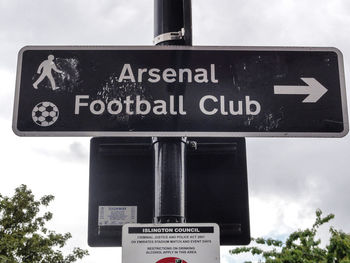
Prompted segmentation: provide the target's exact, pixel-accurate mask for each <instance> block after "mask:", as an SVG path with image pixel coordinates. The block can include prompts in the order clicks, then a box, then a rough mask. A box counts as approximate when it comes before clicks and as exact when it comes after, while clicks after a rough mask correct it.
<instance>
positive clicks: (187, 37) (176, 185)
mask: <svg viewBox="0 0 350 263" xmlns="http://www.w3.org/2000/svg"><path fill="white" fill-rule="evenodd" d="M154 43H155V44H156V45H187V46H191V45H192V18H191V0H154ZM183 88H184V87H183ZM152 140H153V158H154V219H153V221H154V223H183V222H186V144H187V141H186V138H177V137H172V138H169V137H154V138H152Z"/></svg>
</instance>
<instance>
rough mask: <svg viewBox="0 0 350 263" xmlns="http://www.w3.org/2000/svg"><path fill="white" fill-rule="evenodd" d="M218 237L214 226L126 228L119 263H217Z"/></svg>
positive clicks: (150, 225)
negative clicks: (120, 262)
mask: <svg viewBox="0 0 350 263" xmlns="http://www.w3.org/2000/svg"><path fill="white" fill-rule="evenodd" d="M219 233H220V229H219V226H218V225H217V224H203V223H202V224H127V225H124V226H123V235H122V236H123V242H122V243H123V248H122V262H123V263H135V262H140V261H141V262H143V263H190V262H201V263H219V262H220V242H219V240H220V239H219ZM140 259H141V260H140Z"/></svg>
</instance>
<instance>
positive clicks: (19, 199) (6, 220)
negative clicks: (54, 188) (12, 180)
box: [0, 185, 88, 263]
mask: <svg viewBox="0 0 350 263" xmlns="http://www.w3.org/2000/svg"><path fill="white" fill-rule="evenodd" d="M53 199H54V196H52V195H46V196H43V197H42V198H40V200H35V198H34V195H33V194H32V192H31V191H30V190H29V189H28V188H27V186H26V185H21V186H20V187H18V188H16V189H15V194H14V195H13V197H7V196H2V195H0V263H19V262H25V263H27V262H28V263H29V262H30V263H55V262H57V263H70V262H75V261H76V260H78V259H81V258H83V257H84V256H86V255H88V252H87V251H86V250H82V249H80V248H75V249H74V250H73V252H72V253H71V254H69V255H67V256H64V255H63V253H62V251H60V250H59V249H60V248H63V247H64V246H65V244H66V242H67V240H69V239H70V238H71V237H72V236H71V234H70V233H65V234H57V233H56V232H55V231H50V230H48V229H47V228H45V224H46V223H47V222H48V221H50V220H51V219H52V216H53V215H52V213H51V212H45V213H40V209H41V208H42V206H44V207H47V206H48V205H49V204H50V202H51V201H52V200H53Z"/></svg>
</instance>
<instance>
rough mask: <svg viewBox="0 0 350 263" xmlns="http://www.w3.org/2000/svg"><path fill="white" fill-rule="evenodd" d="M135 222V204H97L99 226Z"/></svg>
mask: <svg viewBox="0 0 350 263" xmlns="http://www.w3.org/2000/svg"><path fill="white" fill-rule="evenodd" d="M136 222H137V206H99V208H98V225H99V226H121V225H124V224H128V223H136Z"/></svg>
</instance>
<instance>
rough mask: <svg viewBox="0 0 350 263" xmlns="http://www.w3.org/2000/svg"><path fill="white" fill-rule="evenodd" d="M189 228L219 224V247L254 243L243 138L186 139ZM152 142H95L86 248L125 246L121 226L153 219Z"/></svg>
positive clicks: (187, 220)
mask: <svg viewBox="0 0 350 263" xmlns="http://www.w3.org/2000/svg"><path fill="white" fill-rule="evenodd" d="M188 139H189V140H191V141H195V142H197V149H196V150H195V149H188V151H187V154H186V163H187V168H186V208H185V209H186V222H187V223H195V224H197V223H208V222H210V223H216V224H218V225H219V227H220V244H221V245H247V244H249V242H250V224H249V204H248V182H247V162H246V146H245V139H244V138H202V137H201V138H188ZM151 144H152V142H151V139H149V138H115V137H114V138H113V137H98V138H93V139H92V140H91V143H90V180H89V181H90V182H89V222H88V244H89V246H91V247H112V246H121V241H122V226H123V225H125V224H128V223H133V224H135V223H137V224H145V223H147V224H149V223H153V222H154V221H153V219H154V212H153V211H154V209H155V202H154V198H155V197H154V191H155V181H154V167H153V164H152V159H153V151H152V146H151Z"/></svg>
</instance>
